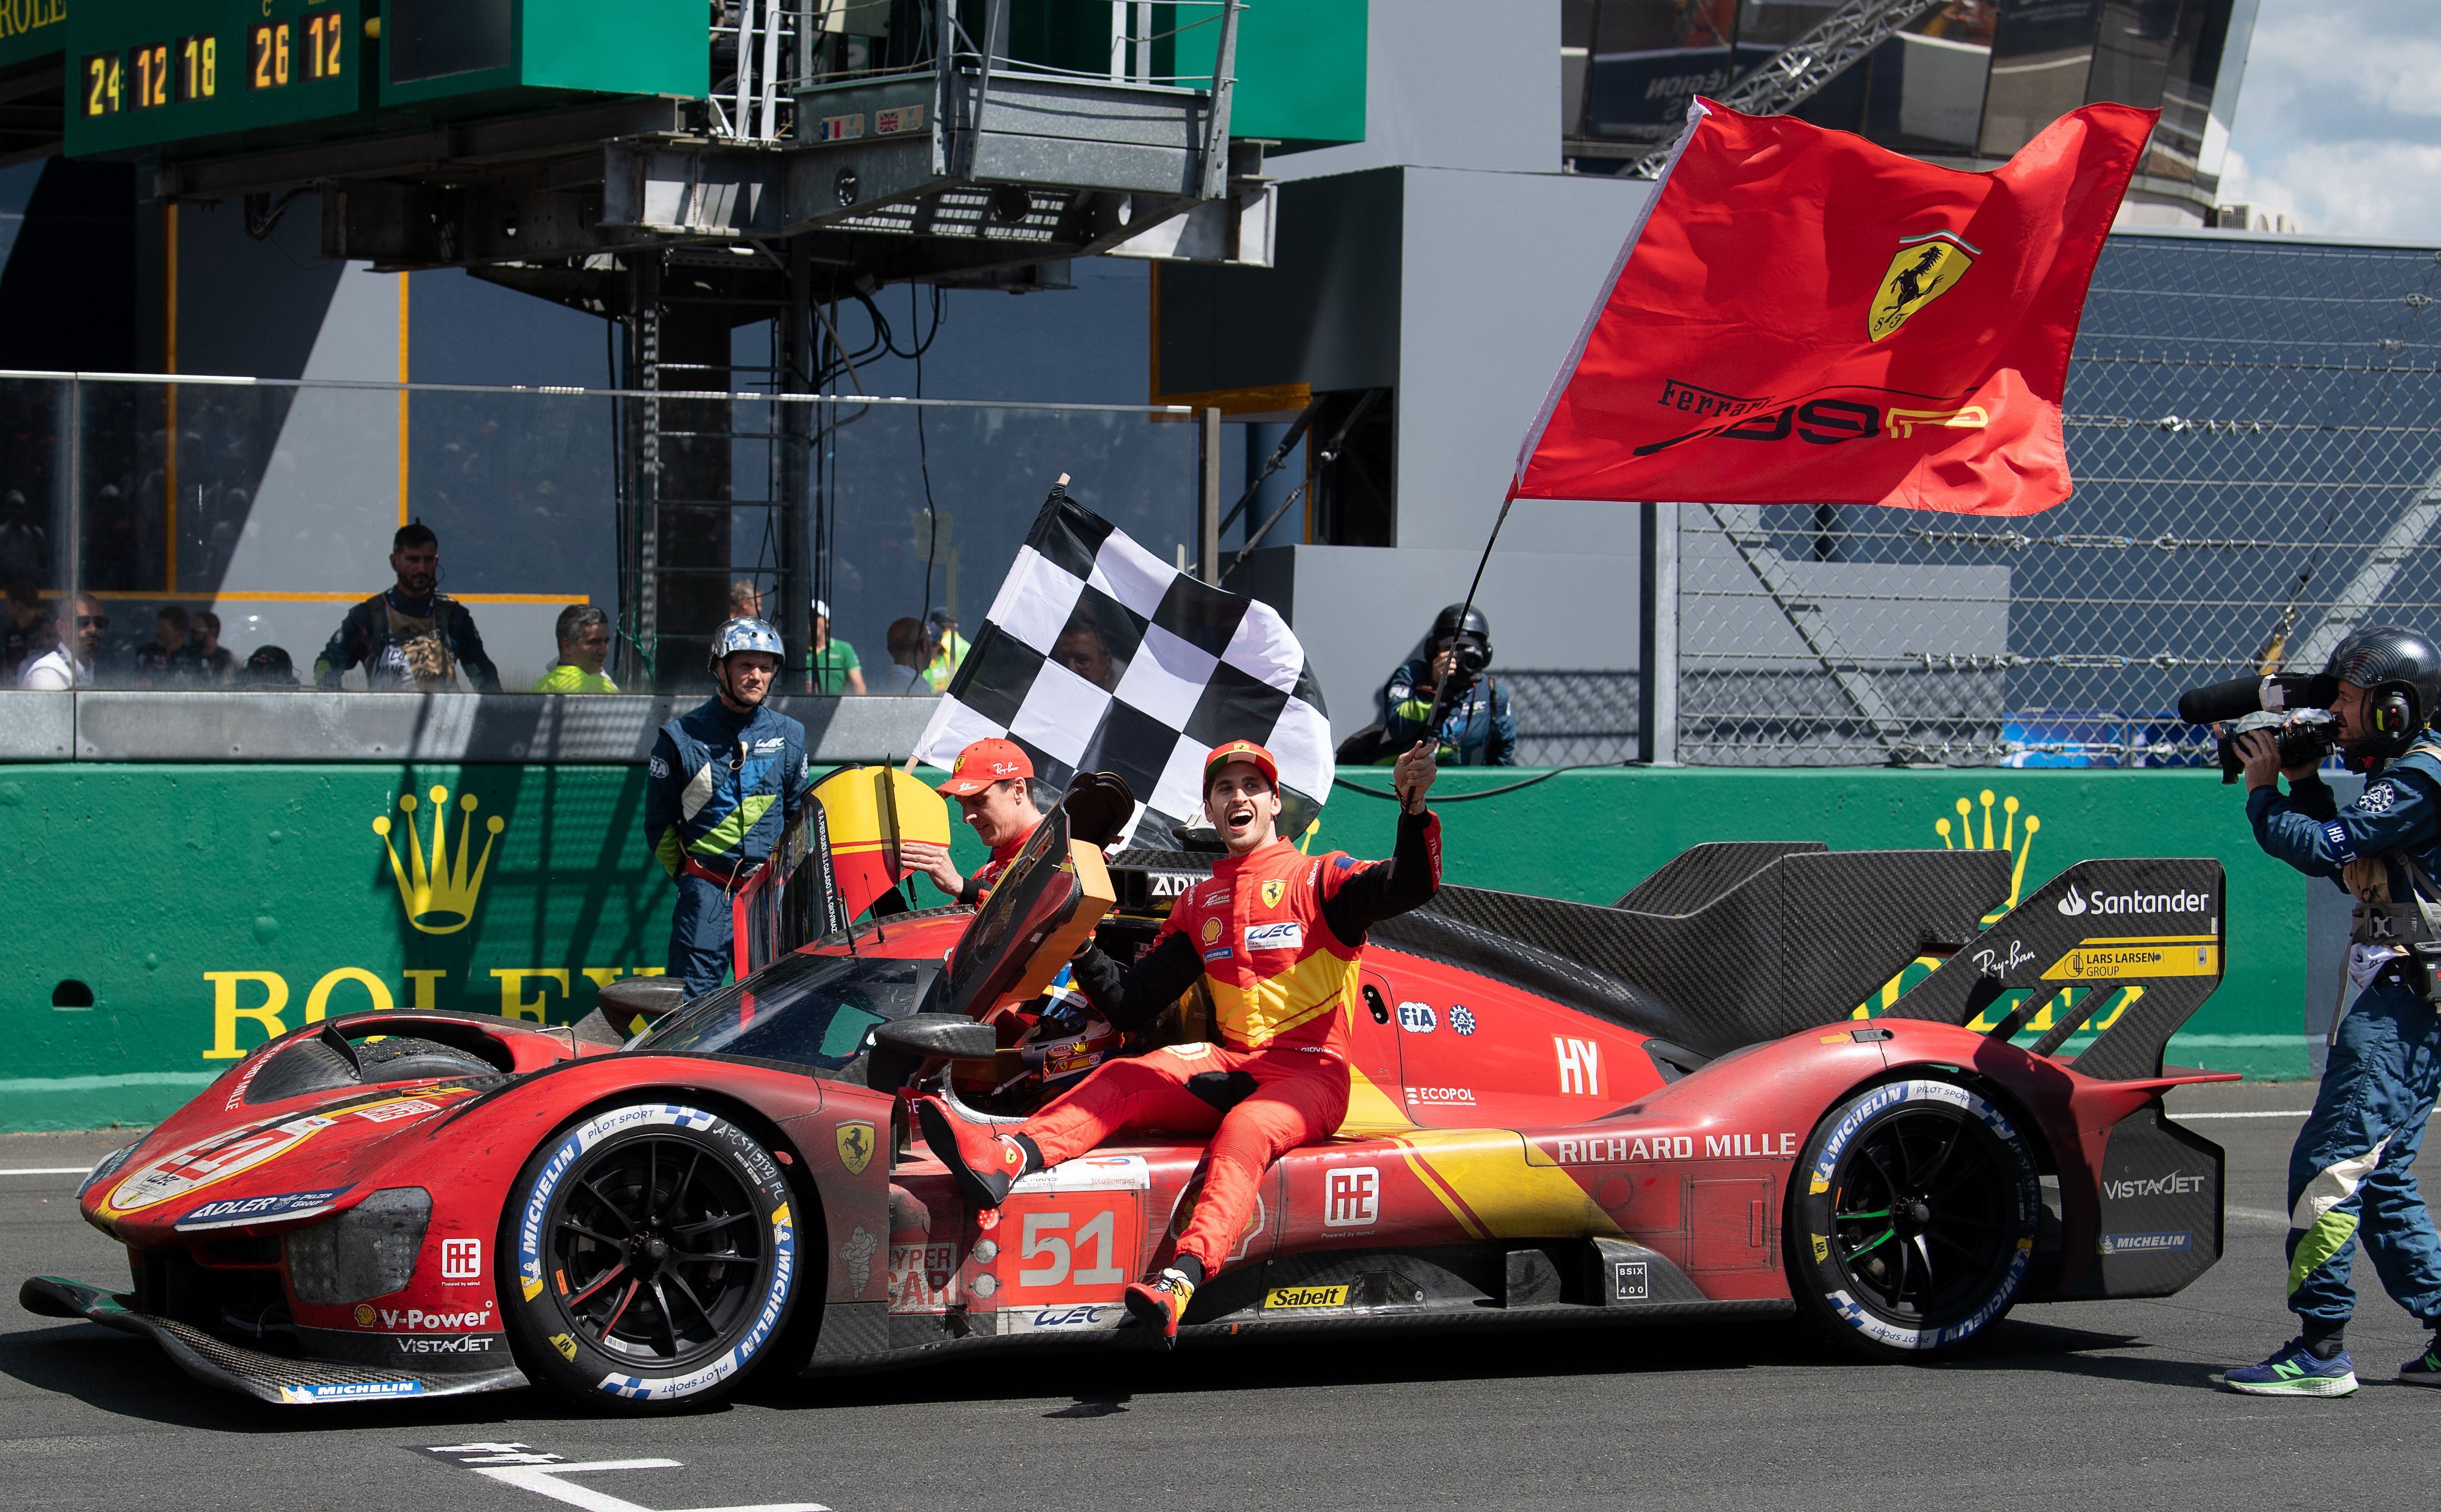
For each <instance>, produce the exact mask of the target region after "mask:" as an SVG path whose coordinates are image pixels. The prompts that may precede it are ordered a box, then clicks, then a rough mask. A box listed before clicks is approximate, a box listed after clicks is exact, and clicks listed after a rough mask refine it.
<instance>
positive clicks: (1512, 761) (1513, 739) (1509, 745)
mask: <svg viewBox="0 0 2441 1512" xmlns="http://www.w3.org/2000/svg"><path fill="white" fill-rule="evenodd" d="M1431 675H1432V670H1431V667H1430V666H1429V665H1428V664H1427V663H1425V662H1424V661H1421V660H1411V661H1405V662H1401V663H1400V666H1399V670H1398V671H1396V672H1394V673H1392V674H1390V680H1389V682H1387V683H1386V684H1384V685H1383V689H1382V754H1381V755H1380V756H1379V757H1378V758H1376V759H1375V761H1374V765H1377V766H1387V765H1392V764H1393V763H1395V762H1396V761H1398V759H1399V758H1400V757H1401V756H1404V755H1405V754H1406V753H1407V752H1408V750H1409V749H1410V748H1412V747H1414V746H1415V744H1416V742H1418V741H1419V740H1421V739H1423V738H1424V722H1425V721H1426V720H1428V719H1430V718H1432V717H1433V693H1432V691H1431V690H1429V689H1427V688H1425V687H1424V686H1423V682H1424V679H1425V678H1427V677H1429V676H1431ZM1440 736H1441V738H1440V751H1439V754H1438V756H1437V758H1436V760H1437V761H1438V762H1439V763H1440V764H1441V765H1444V766H1514V765H1517V716H1516V715H1515V714H1512V713H1510V711H1509V690H1508V689H1506V688H1504V687H1502V686H1501V685H1500V683H1499V681H1498V680H1497V679H1496V678H1492V677H1489V676H1480V677H1477V678H1475V679H1474V687H1472V688H1469V689H1468V690H1467V693H1466V696H1465V697H1464V698H1461V699H1459V700H1458V701H1457V702H1456V703H1454V704H1452V705H1451V706H1450V707H1449V708H1448V709H1446V710H1444V711H1442V713H1441V730H1440Z"/></svg>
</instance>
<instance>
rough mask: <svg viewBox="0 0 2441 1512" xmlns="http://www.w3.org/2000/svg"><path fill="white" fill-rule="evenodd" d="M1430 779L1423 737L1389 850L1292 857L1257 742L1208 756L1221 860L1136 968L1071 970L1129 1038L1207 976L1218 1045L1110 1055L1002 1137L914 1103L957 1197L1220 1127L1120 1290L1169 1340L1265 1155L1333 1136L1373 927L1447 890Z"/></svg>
mask: <svg viewBox="0 0 2441 1512" xmlns="http://www.w3.org/2000/svg"><path fill="white" fill-rule="evenodd" d="M1437 775H1438V770H1437V767H1436V766H1435V765H1434V760H1433V753H1432V750H1431V749H1430V747H1429V746H1428V745H1427V744H1426V743H1424V742H1420V741H1419V742H1418V743H1417V745H1416V747H1415V748H1414V749H1413V750H1410V751H1409V752H1407V753H1406V754H1405V755H1404V756H1401V757H1400V758H1399V763H1398V767H1397V770H1396V772H1395V773H1394V774H1393V783H1394V785H1395V786H1396V787H1397V789H1398V792H1399V798H1400V804H1399V830H1398V839H1397V843H1396V847H1395V849H1394V850H1393V853H1392V855H1391V858H1390V859H1389V860H1387V861H1382V862H1366V861H1359V860H1356V859H1355V858H1353V857H1351V856H1349V855H1346V854H1344V853H1341V852H1332V853H1331V854H1329V855H1320V856H1312V855H1304V854H1302V853H1300V852H1299V851H1298V850H1297V849H1296V847H1295V846H1294V845H1293V844H1291V843H1290V842H1289V841H1287V840H1285V839H1283V838H1281V837H1280V834H1279V814H1280V796H1279V764H1278V763H1277V762H1276V761H1275V760H1274V759H1273V757H1272V753H1271V752H1270V751H1267V750H1265V749H1264V748H1263V747H1260V746H1257V745H1256V744H1255V743H1254V742H1253V741H1249V740H1237V741H1231V742H1229V743H1228V744H1227V745H1225V746H1222V747H1220V748H1219V749H1217V750H1215V751H1213V752H1212V754H1211V756H1210V757H1209V758H1208V759H1207V760H1206V761H1205V763H1204V766H1203V809H1204V813H1205V815H1206V817H1208V818H1209V819H1211V821H1212V824H1213V827H1214V828H1216V829H1218V830H1219V831H1220V832H1221V839H1222V841H1223V842H1224V843H1225V844H1226V845H1227V846H1228V850H1229V854H1228V855H1226V856H1224V857H1222V858H1221V861H1220V862H1219V863H1218V864H1216V865H1215V866H1214V867H1213V869H1212V879H1211V880H1210V881H1209V882H1204V883H1200V884H1198V885H1197V886H1196V887H1194V888H1193V889H1192V890H1190V891H1187V892H1185V893H1184V894H1182V895H1181V896H1180V897H1179V899H1178V902H1177V903H1176V904H1175V905H1174V906H1172V908H1171V909H1170V913H1169V918H1168V919H1167V921H1166V922H1165V923H1164V924H1163V925H1162V927H1161V929H1160V931H1159V932H1158V933H1157V934H1156V935H1154V937H1153V943H1152V946H1151V948H1150V949H1149V950H1148V951H1147V952H1146V954H1145V955H1144V956H1143V958H1142V959H1141V960H1139V961H1138V962H1137V963H1136V964H1135V966H1134V967H1133V968H1132V969H1130V970H1124V971H1123V970H1121V969H1120V967H1119V965H1118V963H1116V962H1113V961H1112V960H1111V959H1110V958H1109V957H1108V956H1106V955H1104V954H1102V952H1101V951H1100V950H1099V949H1097V948H1095V947H1094V946H1092V945H1088V946H1087V947H1086V948H1085V949H1084V950H1083V951H1081V952H1079V954H1078V955H1077V957H1076V963H1075V970H1076V981H1077V983H1078V984H1079V985H1080V986H1082V987H1083V988H1084V990H1085V994H1086V996H1087V997H1088V998H1090V999H1092V1000H1093V1003H1094V1006H1095V1007H1096V1008H1098V1009H1100V1010H1101V1012H1102V1014H1103V1016H1104V1017H1107V1018H1109V1019H1110V1020H1111V1022H1112V1023H1113V1024H1116V1025H1117V1026H1119V1028H1120V1029H1122V1030H1125V1031H1129V1032H1133V1031H1135V1030H1138V1029H1140V1028H1142V1027H1143V1026H1145V1025H1147V1024H1148V1023H1149V1022H1150V1021H1151V1020H1152V1019H1153V1017H1155V1016H1156V1015H1158V1014H1159V1013H1160V1012H1161V1011H1162V1010H1163V1009H1165V1008H1166V1007H1167V1006H1168V1005H1169V1004H1170V1003H1172V1002H1174V1001H1176V1000H1177V999H1178V997H1179V995H1180V994H1182V993H1184V992H1185V991H1186V990H1187V989H1188V988H1189V987H1191V986H1193V985H1194V983H1195V980H1196V978H1197V977H1198V976H1199V975H1200V976H1202V977H1203V978H1204V979H1205V980H1206V981H1207V983H1208V985H1209V987H1210V989H1211V993H1212V1001H1213V1007H1214V1010H1215V1016H1216V1017H1217V1018H1218V1019H1219V1026H1220V1031H1221V1043H1220V1044H1218V1045H1214V1044H1208V1043H1204V1042H1202V1041H1198V1042H1195V1043H1192V1044H1184V1045H1171V1046H1167V1047H1165V1048H1163V1049H1161V1050H1156V1051H1154V1052H1152V1053H1149V1054H1146V1055H1142V1056H1137V1057H1135V1058H1132V1059H1127V1060H1114V1061H1109V1062H1106V1063H1105V1064H1103V1065H1101V1066H1099V1067H1097V1068H1096V1069H1095V1070H1094V1071H1093V1072H1092V1073H1091V1074H1089V1075H1088V1076H1087V1077H1086V1078H1085V1079H1084V1080H1083V1081H1082V1082H1080V1083H1078V1084H1077V1086H1076V1089H1074V1090H1072V1091H1070V1092H1068V1093H1067V1094H1066V1095H1064V1096H1062V1097H1060V1098H1059V1099H1058V1101H1057V1102H1054V1103H1053V1104H1051V1105H1050V1106H1049V1107H1045V1108H1044V1109H1042V1110H1041V1111H1040V1112H1039V1113H1037V1114H1035V1115H1034V1116H1033V1117H1032V1118H1029V1119H1027V1120H1026V1121H1025V1122H1024V1123H1023V1124H1022V1125H1019V1126H1018V1127H1017V1128H1016V1129H1015V1130H1013V1131H1011V1132H1009V1133H1005V1134H1003V1133H1000V1132H998V1128H997V1127H996V1126H995V1125H988V1124H985V1123H983V1122H981V1121H979V1120H977V1119H976V1118H974V1117H973V1116H972V1115H971V1114H968V1113H967V1112H965V1111H964V1110H963V1109H961V1108H960V1107H957V1105H955V1104H952V1103H950V1102H949V1101H947V1100H946V1099H943V1098H941V1097H938V1096H933V1095H927V1096H924V1097H920V1098H918V1099H917V1100H916V1103H915V1114H916V1118H917V1121H918V1122H919V1123H920V1124H921V1125H922V1127H923V1130H924V1139H925V1142H926V1143H929V1144H930V1145H931V1147H932V1153H933V1154H934V1155H935V1156H937V1157H938V1158H939V1159H940V1160H941V1161H942V1162H943V1163H945V1164H946V1165H948V1166H949V1170H950V1173H951V1174H952V1175H954V1176H955V1177H957V1178H958V1180H959V1183H960V1185H961V1186H962V1187H964V1188H965V1190H966V1192H967V1196H968V1197H971V1198H972V1199H973V1200H974V1201H975V1202H976V1203H978V1204H979V1205H981V1206H983V1207H996V1206H998V1205H999V1204H1000V1202H1001V1200H1002V1199H1003V1198H1004V1197H1007V1195H1008V1190H1009V1188H1010V1187H1011V1186H1012V1185H1014V1184H1015V1183H1016V1182H1017V1181H1018V1179H1020V1178H1022V1177H1024V1176H1025V1175H1027V1174H1028V1173H1030V1172H1034V1171H1039V1170H1041V1169H1042V1168H1044V1167H1045V1166H1050V1165H1057V1164H1058V1163H1059V1162H1060V1161H1067V1160H1073V1159H1075V1158H1076V1157H1077V1156H1079V1155H1083V1154H1085V1153H1086V1152H1087V1151H1089V1150H1092V1149H1093V1148H1094V1146H1095V1145H1098V1144H1100V1143H1103V1142H1104V1141H1105V1140H1108V1139H1109V1138H1110V1137H1111V1136H1112V1135H1114V1134H1117V1133H1120V1132H1122V1131H1124V1130H1128V1129H1137V1128H1161V1129H1169V1130H1173V1131H1175V1132H1179V1133H1186V1134H1204V1133H1208V1134H1210V1135H1211V1136H1212V1143H1211V1153H1210V1155H1209V1157H1208V1167H1207V1169H1206V1171H1205V1175H1204V1186H1203V1196H1202V1200H1200V1201H1198V1202H1197V1203H1196V1204H1195V1212H1194V1215H1193V1217H1192V1218H1191V1219H1190V1220H1189V1221H1188V1223H1187V1225H1186V1229H1185V1232H1184V1233H1181V1234H1180V1235H1179V1236H1178V1249H1177V1255H1176V1257H1175V1258H1174V1259H1173V1260H1172V1261H1171V1263H1170V1265H1169V1267H1168V1268H1167V1269H1164V1270H1163V1271H1162V1272H1161V1274H1160V1275H1159V1276H1157V1277H1155V1278H1153V1279H1152V1280H1150V1281H1148V1282H1145V1281H1140V1282H1136V1283H1134V1284H1132V1285H1130V1287H1128V1288H1127V1293H1126V1298H1127V1306H1128V1311H1129V1312H1130V1313H1131V1314H1133V1315H1134V1316H1135V1318H1136V1320H1137V1321H1138V1322H1139V1323H1143V1324H1144V1325H1145V1326H1146V1327H1148V1328H1149V1329H1157V1330H1158V1333H1157V1334H1156V1335H1155V1337H1156V1338H1157V1339H1158V1340H1159V1341H1160V1342H1161V1344H1162V1346H1163V1347H1164V1348H1167V1347H1168V1346H1169V1345H1170V1344H1172V1343H1174V1342H1175V1341H1177V1338H1178V1323H1179V1319H1180V1318H1181V1317H1182V1316H1184V1313H1185V1311H1186V1306H1187V1304H1188V1303H1189V1302H1190V1301H1192V1300H1193V1299H1194V1296H1195V1288H1196V1287H1199V1286H1201V1285H1202V1283H1203V1281H1204V1279H1205V1278H1206V1277H1207V1276H1209V1275H1211V1274H1212V1273H1214V1272H1215V1271H1217V1270H1219V1269H1221V1261H1222V1259H1223V1258H1225V1257H1226V1256H1227V1255H1228V1253H1229V1251H1231V1250H1233V1249H1235V1248H1236V1247H1237V1243H1238V1234H1239V1230H1241V1229H1242V1228H1244V1227H1245V1223H1246V1218H1247V1216H1248V1215H1249V1214H1250V1213H1251V1212H1252V1210H1253V1208H1254V1204H1255V1190H1256V1187H1257V1184H1258V1183H1259V1182H1260V1181H1261V1179H1262V1176H1263V1173H1264V1172H1265V1171H1266V1170H1268V1169H1270V1167H1271V1164H1272V1162H1273V1161H1275V1160H1277V1159H1279V1157H1280V1156H1281V1155H1282V1154H1284V1153H1285V1152H1287V1151H1289V1150H1292V1149H1294V1148H1296V1147H1297V1146H1298V1145H1300V1144H1311V1143H1315V1142H1317V1141H1320V1140H1324V1139H1328V1138H1329V1137H1330V1135H1331V1134H1332V1133H1333V1132H1334V1131H1336V1130H1337V1129H1338V1127H1339V1125H1340V1121H1341V1120H1342V1119H1343V1118H1345V1117H1346V1116H1347V1094H1348V1074H1347V1035H1348V1028H1347V1026H1348V1023H1349V1022H1350V1016H1351V1015H1352V1014H1353V1013H1354V1011H1355V1009H1354V1003H1355V1000H1356V991H1357V980H1358V979H1357V967H1358V963H1359V961H1360V959H1361V958H1362V955H1363V952H1364V948H1365V931H1366V930H1367V929H1369V928H1371V927H1373V926H1374V925H1377V924H1380V923H1381V922H1382V921H1383V920H1384V919H1389V918H1394V917H1396V916H1397V915H1399V914H1401V913H1404V912H1406V911H1407V910H1408V909H1413V908H1415V907H1417V906H1418V905H1419V904H1421V903H1423V902H1424V901H1425V900H1426V899H1428V898H1430V897H1431V896H1432V895H1433V893H1434V891H1436V890H1437V888H1438V887H1439V885H1440V820H1439V819H1438V818H1437V817H1436V816H1435V815H1434V814H1433V813H1432V811H1431V810H1429V809H1427V808H1426V807H1425V806H1424V795H1425V793H1426V792H1427V791H1428V790H1429V789H1430V788H1431V787H1432V785H1433V780H1434V778H1435V777H1437Z"/></svg>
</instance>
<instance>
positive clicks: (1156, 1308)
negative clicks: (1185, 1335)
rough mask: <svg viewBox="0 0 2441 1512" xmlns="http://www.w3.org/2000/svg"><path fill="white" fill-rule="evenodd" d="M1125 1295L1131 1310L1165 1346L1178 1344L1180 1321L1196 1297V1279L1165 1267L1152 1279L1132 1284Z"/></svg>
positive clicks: (1137, 1320)
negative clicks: (1188, 1305) (1192, 1279)
mask: <svg viewBox="0 0 2441 1512" xmlns="http://www.w3.org/2000/svg"><path fill="white" fill-rule="evenodd" d="M1123 1295H1124V1297H1125V1299H1126V1301H1127V1305H1128V1311H1129V1312H1130V1313H1131V1314H1133V1315H1134V1317H1135V1320H1136V1322H1137V1323H1142V1324H1143V1325H1144V1327H1145V1330H1146V1332H1147V1333H1148V1335H1149V1336H1150V1337H1151V1338H1152V1339H1153V1340H1154V1341H1156V1342H1158V1343H1159V1344H1160V1346H1161V1347H1162V1348H1164V1349H1168V1348H1171V1347H1173V1346H1174V1345H1176V1344H1177V1342H1178V1321H1179V1320H1180V1319H1181V1318H1184V1317H1185V1316H1186V1305H1187V1304H1188V1303H1190V1302H1193V1301H1194V1300H1195V1283H1194V1282H1192V1281H1189V1280H1187V1279H1186V1272H1185V1271H1184V1270H1180V1269H1175V1268H1172V1269H1167V1270H1165V1271H1163V1272H1162V1273H1161V1274H1160V1275H1158V1276H1156V1277H1154V1278H1153V1279H1152V1280H1150V1281H1138V1282H1135V1283H1133V1284H1131V1285H1130V1287H1128V1289H1127V1291H1126V1292H1125V1293H1124V1294H1123Z"/></svg>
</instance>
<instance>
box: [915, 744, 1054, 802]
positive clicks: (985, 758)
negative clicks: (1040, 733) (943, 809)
mask: <svg viewBox="0 0 2441 1512" xmlns="http://www.w3.org/2000/svg"><path fill="white" fill-rule="evenodd" d="M1033 775H1034V764H1033V763H1032V762H1030V761H1027V760H1026V759H1025V752H1023V751H1022V750H1020V749H1019V748H1018V747H1017V745H1016V743H1015V742H1013V741H1006V740H979V741H976V742H975V743H974V744H973V745H971V746H969V747H967V748H966V749H964V750H962V751H960V752H958V765H955V766H953V767H951V768H950V769H949V781H948V782H946V783H942V784H941V785H940V786H939V787H936V788H934V789H933V791H934V792H937V793H947V794H948V795H949V797H951V798H972V797H974V796H975V795H976V794H977V793H980V792H982V791H983V790H984V789H985V788H986V787H989V786H990V785H991V784H992V783H1005V782H1007V781H1008V780H1009V779H1011V778H1013V777H1032V776H1033Z"/></svg>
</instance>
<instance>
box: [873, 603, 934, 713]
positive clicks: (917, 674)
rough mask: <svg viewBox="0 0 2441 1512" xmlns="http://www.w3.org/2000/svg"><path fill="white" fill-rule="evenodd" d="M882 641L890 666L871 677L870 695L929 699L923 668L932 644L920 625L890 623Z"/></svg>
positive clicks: (929, 686) (928, 681)
mask: <svg viewBox="0 0 2441 1512" xmlns="http://www.w3.org/2000/svg"><path fill="white" fill-rule="evenodd" d="M883 639H885V640H886V641H887V642H888V643H889V646H890V662H891V665H890V666H889V668H888V669H886V670H884V671H882V672H879V673H877V674H876V675H874V679H873V691H874V692H875V693H879V694H881V695H882V696H884V697H907V698H929V697H931V695H932V683H931V679H930V678H929V677H927V676H926V675H925V665H924V664H925V661H926V659H927V658H928V657H930V656H931V649H932V641H931V637H929V636H927V635H926V634H925V633H924V621H921V620H917V619H913V618H909V619H905V620H893V621H890V633H889V634H888V635H887V636H886V637H884V638H883Z"/></svg>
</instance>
